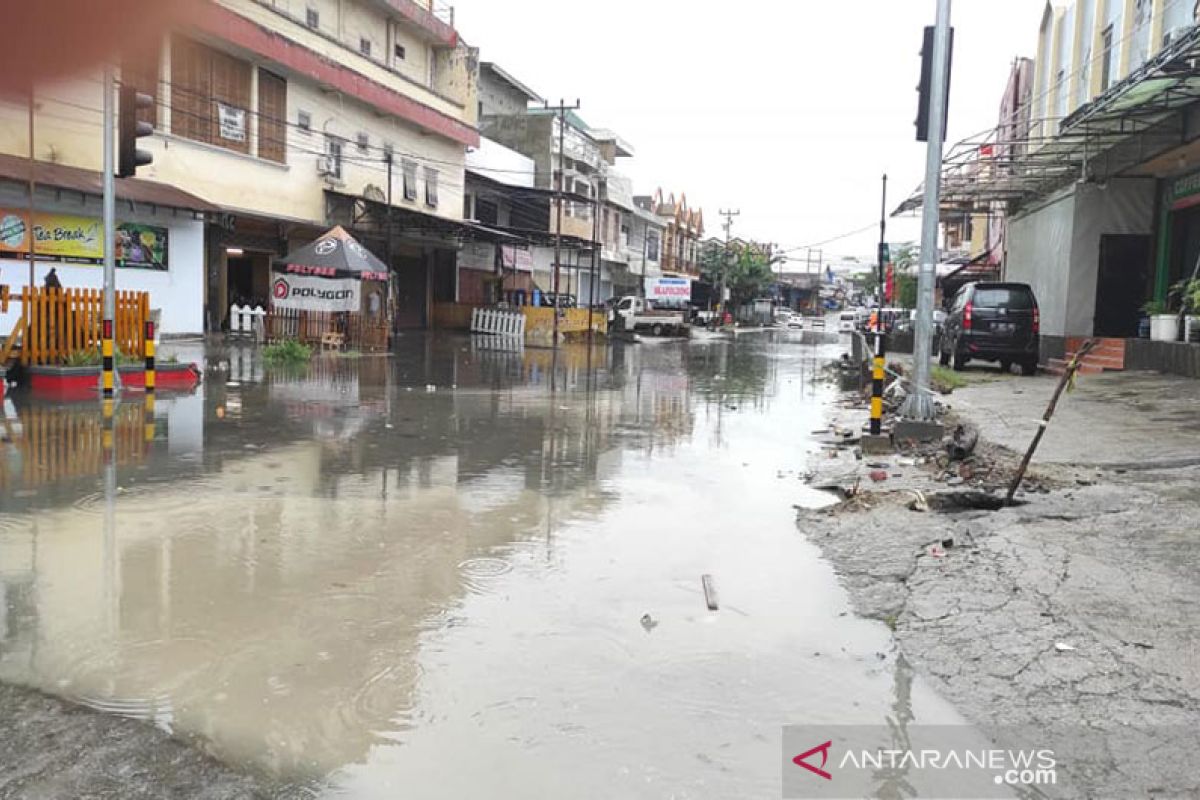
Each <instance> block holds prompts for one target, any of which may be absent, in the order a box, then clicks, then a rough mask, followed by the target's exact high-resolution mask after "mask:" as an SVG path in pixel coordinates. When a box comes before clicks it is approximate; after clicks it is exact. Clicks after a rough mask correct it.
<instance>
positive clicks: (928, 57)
mask: <svg viewBox="0 0 1200 800" xmlns="http://www.w3.org/2000/svg"><path fill="white" fill-rule="evenodd" d="M953 61H954V28H951V29H950V52H949V53H947V54H946V103H945V106H944V110H945V111H946V112H947V113H944V114H942V139H943V140H945V138H946V122H947V120H948V118H949V116H950V114H949V113H948V112H949V110H950V69H949V67H950V64H951V63H952V62H953ZM932 87H933V26H932V25H931V26H929V27H927V28H926V29H925V39H924V41H923V42H922V44H921V83H920V84H919V85H918V86H917V121H916V125H917V141H918V142H928V141H929V95H930V93H931V92H932Z"/></svg>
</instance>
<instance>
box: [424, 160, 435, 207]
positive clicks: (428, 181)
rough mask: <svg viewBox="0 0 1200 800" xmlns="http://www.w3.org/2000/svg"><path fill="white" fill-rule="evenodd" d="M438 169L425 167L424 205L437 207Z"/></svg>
mask: <svg viewBox="0 0 1200 800" xmlns="http://www.w3.org/2000/svg"><path fill="white" fill-rule="evenodd" d="M437 190H438V171H437V170H436V169H434V168H433V167H426V168H425V205H427V206H429V207H430V208H437V204H438V191H437Z"/></svg>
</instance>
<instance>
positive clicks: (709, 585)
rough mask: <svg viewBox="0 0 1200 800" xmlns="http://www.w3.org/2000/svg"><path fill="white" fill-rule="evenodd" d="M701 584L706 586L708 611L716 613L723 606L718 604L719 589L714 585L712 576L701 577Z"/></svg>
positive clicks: (705, 593)
mask: <svg viewBox="0 0 1200 800" xmlns="http://www.w3.org/2000/svg"><path fill="white" fill-rule="evenodd" d="M700 583H701V584H702V585H703V586H704V602H705V603H707V604H708V610H709V611H716V610H717V609H718V608H720V607H721V606H720V604H719V603H718V602H717V587H716V586H715V585H714V584H713V577H712V575H701V576H700Z"/></svg>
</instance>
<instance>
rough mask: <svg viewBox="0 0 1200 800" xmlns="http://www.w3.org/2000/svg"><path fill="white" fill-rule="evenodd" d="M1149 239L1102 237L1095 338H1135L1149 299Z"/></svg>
mask: <svg viewBox="0 0 1200 800" xmlns="http://www.w3.org/2000/svg"><path fill="white" fill-rule="evenodd" d="M1149 284H1150V237H1149V236H1148V235H1142V234H1105V235H1103V236H1101V237H1100V269H1099V272H1098V274H1097V276H1096V313H1095V317H1094V318H1093V320H1092V331H1093V334H1094V335H1095V336H1112V337H1117V338H1122V339H1124V338H1132V337H1135V336H1137V335H1138V319H1139V317H1140V316H1141V308H1142V305H1143V304H1144V303H1145V302H1146V298H1147V297H1148V296H1149Z"/></svg>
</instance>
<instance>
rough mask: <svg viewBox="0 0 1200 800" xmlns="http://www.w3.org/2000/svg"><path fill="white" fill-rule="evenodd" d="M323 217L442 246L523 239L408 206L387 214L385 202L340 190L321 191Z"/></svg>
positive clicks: (379, 233)
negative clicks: (324, 211) (323, 197)
mask: <svg viewBox="0 0 1200 800" xmlns="http://www.w3.org/2000/svg"><path fill="white" fill-rule="evenodd" d="M325 209H326V217H327V218H328V219H329V220H330V221H332V222H337V223H339V224H341V225H345V226H347V227H349V228H351V229H353V230H356V231H363V232H365V233H366V234H367V235H369V236H375V237H384V238H386V236H387V232H388V230H389V229H390V230H391V233H392V236H394V237H396V238H397V239H413V240H417V241H424V242H432V243H434V244H443V245H446V246H458V245H460V244H463V243H465V242H480V241H482V242H494V243H497V244H522V243H524V241H525V240H524V239H523V238H522V237H521V236H519V235H516V234H514V233H510V232H508V231H505V230H502V229H500V228H497V227H493V226H486V225H480V224H479V223H477V222H471V221H470V220H458V219H450V218H448V217H441V216H438V215H437V214H428V213H426V212H423V211H417V210H416V209H412V208H405V207H402V206H396V205H393V206H392V207H391V213H390V214H389V213H388V205H387V203H385V202H379V201H376V200H368V199H366V198H365V197H358V196H355V195H351V194H345V193H343V192H335V191H332V190H328V189H327V190H326V191H325Z"/></svg>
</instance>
